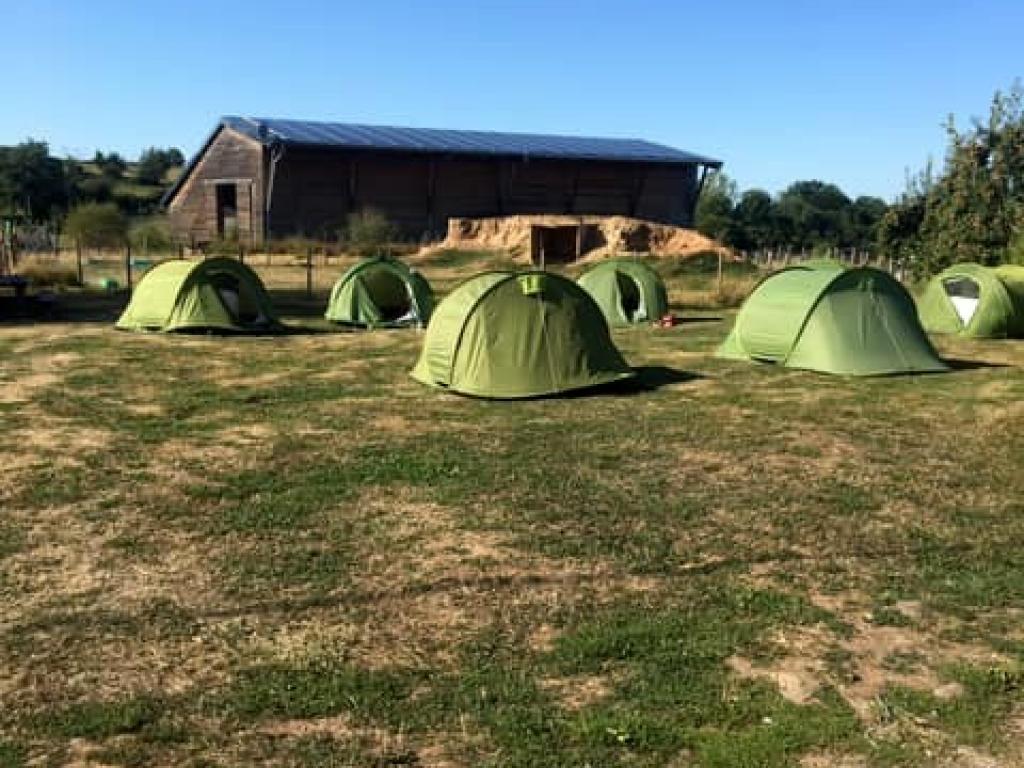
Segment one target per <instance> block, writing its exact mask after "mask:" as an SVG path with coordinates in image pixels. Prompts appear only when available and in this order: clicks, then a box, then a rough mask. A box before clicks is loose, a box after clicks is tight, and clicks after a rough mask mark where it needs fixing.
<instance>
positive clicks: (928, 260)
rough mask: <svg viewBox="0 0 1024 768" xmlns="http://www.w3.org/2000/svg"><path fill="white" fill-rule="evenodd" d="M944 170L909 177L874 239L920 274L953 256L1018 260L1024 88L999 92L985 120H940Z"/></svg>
mask: <svg viewBox="0 0 1024 768" xmlns="http://www.w3.org/2000/svg"><path fill="white" fill-rule="evenodd" d="M946 132H947V136H948V141H949V144H948V147H947V150H946V160H945V165H944V167H943V169H942V172H941V173H939V174H938V175H936V174H935V173H934V172H933V169H932V168H931V166H930V165H929V166H927V167H926V168H925V169H924V170H923V171H922V172H921V173H920V174H918V175H917V176H916V177H913V178H911V179H909V180H908V183H907V189H906V191H905V192H904V193H903V195H902V196H901V197H900V199H899V200H898V201H897V202H896V203H895V204H894V205H893V206H892V207H890V208H889V210H888V211H886V213H885V215H884V216H883V217H882V221H881V222H880V225H879V231H878V245H879V247H880V249H881V250H882V251H883V253H885V254H886V255H888V256H892V257H893V258H898V259H901V260H903V261H905V262H906V263H907V264H909V265H910V267H911V270H912V271H913V272H914V274H915V275H916V276H918V277H923V276H926V275H930V274H934V273H935V272H938V271H940V270H942V269H944V268H945V267H947V266H949V265H950V264H953V263H956V262H959V261H975V262H978V263H981V264H990V265H991V264H1000V263H1004V262H1014V263H1018V264H1024V89H1022V87H1021V85H1020V83H1019V82H1018V83H1016V84H1015V85H1014V86H1013V87H1012V88H1011V89H1010V91H1009V92H1008V93H1001V92H997V93H996V94H995V96H994V97H993V99H992V106H991V108H990V110H989V115H988V118H987V119H986V120H974V121H973V122H972V125H971V127H970V128H969V129H967V130H966V131H963V132H960V131H958V130H957V128H956V125H955V123H954V122H953V118H952V116H951V117H950V118H949V120H948V122H947V123H946Z"/></svg>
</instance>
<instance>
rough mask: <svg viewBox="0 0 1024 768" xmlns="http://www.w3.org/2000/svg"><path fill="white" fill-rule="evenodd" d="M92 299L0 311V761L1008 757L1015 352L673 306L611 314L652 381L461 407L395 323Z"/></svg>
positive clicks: (1016, 507)
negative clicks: (239, 330)
mask: <svg viewBox="0 0 1024 768" xmlns="http://www.w3.org/2000/svg"><path fill="white" fill-rule="evenodd" d="M437 259H438V260H437V261H436V263H432V264H424V265H423V267H424V269H425V270H427V271H428V274H430V270H437V271H438V272H439V273H443V274H442V277H441V282H442V283H444V282H445V281H447V282H449V283H454V282H455V281H457V279H458V278H459V277H460V274H461V273H460V270H461V271H462V272H464V271H465V269H466V264H467V263H468V262H467V261H464V260H463V259H464V257H463V256H462V255H461V254H459V255H450V254H449V255H445V254H442V255H441V256H439V257H437ZM474 263H475V262H474ZM665 268H666V270H667V271H668V272H669V273H671V274H670V278H671V281H672V289H673V292H674V296H675V297H677V299H676V300H677V302H678V297H680V296H683V297H685V296H686V295H688V293H687V292H690V291H699V290H707V289H708V286H709V285H710V283H708V282H707V281H708V280H709V279H711V278H709V277H708V276H707V274H706V273H704V272H698V273H693V274H691V273H690V272H688V271H687V270H686V269H683V268H682V267H678V268H677V267H675V266H672V265H667V266H666V267H665ZM676 272H678V274H676ZM431 276H432V275H431ZM749 277H750V276H746V275H742V274H736V275H732V276H730V279H735V280H736V281H742V280H747V279H749ZM702 281H703V282H702ZM702 286H703V287H702ZM89 301H91V300H90V299H89V297H82V302H83V303H82V305H81V307H77V308H76V307H70V308H69V312H70V313H71V315H72V316H73V317H75V318H77V320H76V322H70V323H65V324H41V325H39V326H37V327H35V328H30V327H27V326H13V327H2V328H0V351H2V352H3V354H4V357H3V358H2V359H0V382H2V384H3V387H4V389H3V390H2V392H3V393H7V392H10V393H15V392H17V393H20V394H19V396H18V398H16V399H13V398H12V400H11V402H3V400H4V398H2V397H0V409H2V410H0V412H2V413H3V415H4V418H5V430H4V431H3V432H2V433H0V455H3V456H4V467H3V472H4V474H3V475H2V476H0V478H2V481H0V508H2V509H4V515H3V519H2V520H0V601H2V605H3V606H4V607H3V609H0V655H2V657H3V658H4V660H5V662H4V671H3V674H2V675H0V697H2V699H3V701H4V706H3V707H2V708H0V766H6V765H19V766H20V765H23V764H27V763H29V762H30V761H31V763H32V764H50V765H57V764H64V763H67V762H71V761H72V760H74V759H79V760H85V759H86V757H87V758H88V759H89V760H93V761H94V762H103V763H106V764H117V765H139V766H143V765H152V764H165V765H172V764H173V765H179V764H180V765H192V766H199V765H235V764H248V765H287V766H293V765H294V766H301V765H310V766H313V765H351V766H366V765H381V766H383V765H436V764H448V765H456V766H462V765H465V766H495V767H497V766H502V767H503V768H504V767H505V766H524V767H525V766H543V765H588V764H589V765H592V766H598V765H600V766H615V765H623V766H626V765H628V766H662V765H697V766H796V765H799V763H800V760H801V759H802V758H803V757H805V756H807V755H818V756H821V755H826V756H828V755H832V756H841V755H852V756H857V757H859V758H860V759H863V760H864V761H866V763H867V764H868V765H872V766H887V765H920V764H928V763H929V761H931V762H935V763H937V764H941V761H942V760H945V759H946V758H948V757H950V756H951V755H953V754H954V752H955V750H956V748H957V747H960V746H963V747H970V748H972V749H975V750H978V751H980V752H982V753H984V754H986V755H991V756H993V759H998V760H1002V761H1004V762H1006V763H1007V764H1013V761H1014V760H1018V761H1019V760H1020V759H1021V758H1022V756H1021V754H1020V750H1019V746H1018V745H1017V744H1016V742H1015V730H1014V728H1015V727H1016V726H1015V725H1014V723H1015V718H1017V717H1019V712H1020V711H1021V707H1022V706H1024V701H1022V700H1021V699H1022V694H1021V688H1020V672H1019V669H1020V664H1022V663H1024V642H1021V640H1020V635H1019V629H1018V627H1019V621H1018V614H1017V611H1018V609H1019V606H1020V605H1021V604H1022V603H1024V562H1022V556H1021V554H1020V552H1021V551H1022V548H1021V543H1022V541H1024V515H1022V514H1021V513H1022V512H1024V507H1022V505H1021V502H1020V499H1022V498H1024V475H1022V474H1021V472H1020V461H1019V459H1020V456H1022V455H1024V428H1022V427H1021V425H1020V424H1021V422H1020V419H1019V415H1020V411H1019V403H1020V401H1021V398H1022V396H1024V376H1022V374H1021V373H1020V366H1021V365H1022V364H1024V344H1022V343H1020V342H1000V343H996V342H991V343H986V342H980V343H976V344H968V343H964V342H956V341H950V340H940V345H941V347H942V349H943V351H944V352H945V353H946V354H947V355H949V356H951V357H955V358H957V359H961V360H968V361H976V362H978V363H984V362H987V363H991V364H992V365H991V366H989V367H985V366H973V367H971V366H968V367H963V368H961V369H959V370H957V371H955V372H954V373H951V374H948V375H944V376H928V377H906V378H900V377H895V378H885V379H866V380H843V379H835V378H829V377H825V376H819V375H815V374H809V373H802V372H797V371H790V370H785V369H777V368H772V367H767V366H764V367H762V366H745V365H741V364H733V363H726V362H723V361H720V360H717V359H715V358H714V357H712V356H711V352H712V351H713V350H714V348H715V346H716V345H717V344H718V343H719V342H720V341H721V339H722V338H723V337H724V335H725V333H726V332H727V330H728V325H729V323H730V322H731V313H729V312H723V311H722V310H720V309H709V310H707V311H700V312H694V311H692V310H685V311H684V312H683V314H684V316H685V317H686V319H687V320H691V321H693V322H687V323H684V324H683V325H682V326H680V327H676V328H673V329H666V330H658V329H652V328H636V329H630V330H624V331H618V332H616V333H615V339H616V342H617V343H618V344H619V346H620V348H621V349H622V350H623V352H624V354H625V356H626V358H627V359H628V360H629V361H630V362H631V363H633V364H634V365H637V366H646V373H645V377H647V379H648V380H649V381H650V382H651V383H652V386H650V387H649V388H646V389H643V388H642V389H639V390H637V391H630V392H618V393H602V394H597V395H594V396H591V397H579V398H568V399H549V400H537V401H523V402H503V403H493V402H486V401H481V400H472V399H463V398H458V397H454V396H449V395H445V394H443V393H439V392H435V391H432V390H429V389H426V388H423V387H420V386H419V385H418V384H417V383H416V382H414V381H412V380H410V379H409V378H408V376H407V371H408V370H409V368H410V367H411V366H412V364H413V362H414V361H415V359H416V355H417V353H418V347H419V343H420V341H421V339H422V336H421V335H419V334H417V333H415V332H411V331H409V332H401V331H396V332H381V333H353V332H329V333H316V334H295V335H291V336H284V337H278V338H273V339H245V338H217V337H161V336H136V335H130V334H121V333H115V332H113V331H110V330H109V329H108V327H107V325H106V324H105V323H104V322H100V321H91V320H90V319H89V318H90V317H91V316H92V314H90V313H94V312H96V311H98V310H96V309H95V308H94V307H93V305H92V304H90V303H89ZM109 303H110V302H109V301H108V302H107V303H105V304H103V305H102V311H103V312H108V311H109V310H110V309H111V306H112V305H111V306H108V304H109ZM97 306H99V305H97ZM287 306H288V307H289V310H290V311H294V312H296V315H295V316H292V317H289V318H288V319H289V320H290V321H291V322H293V323H294V324H295V325H296V326H298V327H300V328H308V329H312V330H317V331H332V329H330V328H328V327H327V326H326V325H325V324H323V323H322V322H321V321H320V320H319V318H318V317H316V312H315V311H314V310H315V309H316V307H313V306H312V304H309V305H308V306H307V304H304V303H303V301H302V300H300V299H296V298H295V297H294V296H291V297H290V298H288V303H287ZM76 312H77V313H79V314H75V313H76ZM997 364H998V366H997ZM665 369H669V371H670V372H671V371H678V372H684V373H685V374H687V375H685V376H669V377H665V375H664V374H665ZM41 372H45V373H47V374H52V376H51V378H45V379H39V374H40V373H41ZM666 378H667V381H666V380H665V379H666ZM39 381H42V383H38V382H39ZM33 382H36V383H33ZM964 424H967V425H972V426H971V428H969V429H960V430H959V431H958V432H957V437H956V439H950V430H952V429H954V428H955V427H956V425H964ZM993 436H998V439H993ZM900 601H910V602H911V603H912V604H913V605H914V606H915V609H914V610H913V611H907V610H904V608H903V607H901V606H902V605H903V604H902V603H901V602H900ZM900 633H902V634H900ZM892 636H898V637H902V638H904V640H905V644H904V645H900V646H899V650H898V651H896V652H892V651H879V652H877V653H875V654H874V655H872V654H869V653H867V652H866V651H865V650H864V648H865V647H866V646H867V645H868V644H869V643H870V641H871V640H872V638H873V637H874V638H876V642H877V638H883V639H884V638H888V637H892ZM964 646H966V647H967V649H968V650H969V651H970V653H969V654H967V655H966V656H963V657H961V656H962V654H961V651H962V650H963V648H964ZM736 659H742V660H745V662H746V663H747V664H748V665H750V668H752V669H753V670H754V674H752V675H750V676H747V677H744V676H743V675H741V674H739V673H738V672H737V671H736V669H737V668H739V667H737V666H736ZM800 660H806V661H807V662H808V663H809V664H810V667H809V669H810V670H811V671H810V672H809V673H808V674H809V675H811V678H810V680H809V681H808V682H807V691H808V693H807V695H806V697H805V698H803V699H800V700H796V699H793V698H792V697H791V698H787V697H786V695H785V694H786V693H787V690H785V689H784V688H783V687H780V686H779V685H778V684H777V682H776V681H777V679H781V678H778V677H777V675H778V674H779V670H785V669H788V668H790V667H787V665H791V666H792V665H793V664H795V662H798V661H800ZM868 673H871V674H872V675H875V676H876V677H877V678H878V679H879V681H880V682H879V684H878V686H877V688H875V689H871V690H867V692H866V693H860V691H861V689H860V688H859V687H858V686H861V685H862V684H863V682H864V680H865V676H866V675H867V676H870V675H868ZM929 679H932V680H933V681H934V683H933V684H916V687H914V685H915V684H914V682H913V681H915V680H929ZM9 681H17V682H9ZM953 682H955V683H957V684H958V685H959V686H960V689H962V690H961V692H960V693H959V695H956V696H954V697H953V698H944V697H943V696H942V695H939V694H936V692H935V690H936V689H937V687H938V686H939V685H940V684H943V685H948V684H949V683H953ZM858 697H860V698H858ZM929 755H930V757H929Z"/></svg>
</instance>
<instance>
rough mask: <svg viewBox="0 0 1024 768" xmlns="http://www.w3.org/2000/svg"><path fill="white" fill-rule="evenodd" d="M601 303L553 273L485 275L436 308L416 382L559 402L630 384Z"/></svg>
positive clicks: (480, 393) (467, 391)
mask: <svg viewBox="0 0 1024 768" xmlns="http://www.w3.org/2000/svg"><path fill="white" fill-rule="evenodd" d="M632 376H633V372H632V371H631V370H630V368H629V366H627V365H626V362H625V361H624V360H623V359H622V355H621V354H620V353H619V350H618V349H616V347H615V345H614V344H613V343H612V340H611V334H610V333H609V330H608V324H607V323H606V322H605V319H604V317H603V315H602V314H601V310H600V308H599V307H598V306H597V304H595V303H594V300H593V299H591V298H590V296H589V295H588V294H587V293H586V291H584V290H583V289H582V288H580V287H579V286H578V285H576V283H574V282H573V281H571V280H568V279H566V278H564V277H561V276H559V275H555V274H552V273H549V272H536V271H535V272H524V273H513V272H486V273H484V274H481V275H477V276H476V277H473V278H471V279H469V280H467V281H465V282H464V283H462V284H461V285H459V286H458V287H457V288H456V289H455V290H454V291H452V292H451V293H450V294H449V295H448V296H446V297H445V299H444V300H443V301H442V302H441V303H440V304H438V305H437V308H436V309H435V311H434V315H433V317H431V319H430V324H429V325H428V326H427V331H426V334H425V336H424V340H423V350H422V352H421V354H420V358H419V361H418V362H417V363H416V367H415V368H414V369H413V370H412V377H413V378H415V379H416V380H418V381H421V382H423V383H424V384H428V385H430V386H434V387H441V388H446V389H449V390H451V391H453V392H458V393H460V394H464V395H473V396H476V397H486V398H496V399H504V398H522V397H539V396H543V395H554V394H559V393H562V392H568V391H571V390H577V389H585V388H589V387H595V386H598V385H601V384H608V383H610V382H613V381H618V380H621V379H627V378H630V377H632Z"/></svg>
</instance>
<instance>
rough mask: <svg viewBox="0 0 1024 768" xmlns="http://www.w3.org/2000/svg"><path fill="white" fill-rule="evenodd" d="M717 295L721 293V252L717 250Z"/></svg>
mask: <svg viewBox="0 0 1024 768" xmlns="http://www.w3.org/2000/svg"><path fill="white" fill-rule="evenodd" d="M718 295H719V296H721V295H722V252H721V251H719V252H718Z"/></svg>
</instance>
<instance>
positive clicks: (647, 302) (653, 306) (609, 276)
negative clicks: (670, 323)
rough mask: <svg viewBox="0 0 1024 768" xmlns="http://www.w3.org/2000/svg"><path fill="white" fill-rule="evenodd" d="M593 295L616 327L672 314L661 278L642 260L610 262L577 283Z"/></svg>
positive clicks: (595, 268)
mask: <svg viewBox="0 0 1024 768" xmlns="http://www.w3.org/2000/svg"><path fill="white" fill-rule="evenodd" d="M576 282H578V283H579V285H580V287H581V288H583V289H584V290H585V291H586V292H587V293H589V294H590V295H591V297H592V298H593V299H594V301H596V302H597V305H598V306H599V307H600V308H601V311H602V312H603V313H604V316H605V319H607V320H608V324H609V325H612V326H623V325H632V324H634V323H643V322H648V321H653V320H658V319H659V318H661V317H663V316H665V315H666V314H668V293H667V291H666V290H665V283H664V281H663V280H662V279H661V276H660V275H659V274H658V273H657V272H655V271H654V268H653V267H651V266H650V265H649V264H645V263H644V262H642V261H635V260H630V259H608V260H606V261H602V262H599V263H597V264H595V265H594V266H593V267H591V268H590V269H588V270H587V271H586V272H584V273H583V274H582V275H580V276H579V279H578V280H577V281H576Z"/></svg>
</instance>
